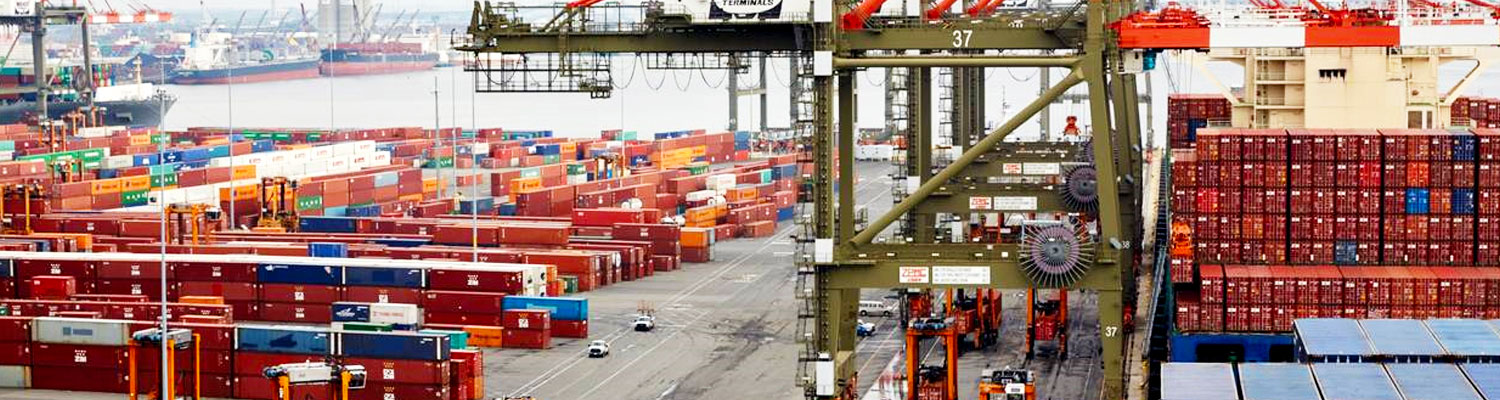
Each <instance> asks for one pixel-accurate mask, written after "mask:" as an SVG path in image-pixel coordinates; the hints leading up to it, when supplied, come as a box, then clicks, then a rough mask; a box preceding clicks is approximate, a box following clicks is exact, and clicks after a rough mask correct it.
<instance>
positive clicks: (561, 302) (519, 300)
mask: <svg viewBox="0 0 1500 400" xmlns="http://www.w3.org/2000/svg"><path fill="white" fill-rule="evenodd" d="M500 307H501V308H502V309H506V310H548V311H551V312H552V319H557V320H565V321H586V320H588V319H589V299H585V298H580V297H538V296H505V300H502V301H501V303H500Z"/></svg>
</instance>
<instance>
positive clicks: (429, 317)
mask: <svg viewBox="0 0 1500 400" xmlns="http://www.w3.org/2000/svg"><path fill="white" fill-rule="evenodd" d="M422 317H423V318H422V319H423V321H425V322H426V323H427V324H429V325H431V324H451V325H481V326H500V314H476V313H467V312H443V311H431V310H428V311H423V312H422Z"/></svg>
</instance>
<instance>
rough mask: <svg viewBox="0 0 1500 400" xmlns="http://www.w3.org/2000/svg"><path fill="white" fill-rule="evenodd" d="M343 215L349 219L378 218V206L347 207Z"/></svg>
mask: <svg viewBox="0 0 1500 400" xmlns="http://www.w3.org/2000/svg"><path fill="white" fill-rule="evenodd" d="M344 215H346V216H349V217H379V216H380V205H378V204H369V205H363V206H349V207H348V209H346V210H344Z"/></svg>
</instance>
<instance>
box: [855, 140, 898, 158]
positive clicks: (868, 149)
mask: <svg viewBox="0 0 1500 400" xmlns="http://www.w3.org/2000/svg"><path fill="white" fill-rule="evenodd" d="M895 152H896V146H892V145H888V144H871V145H860V146H855V147H854V159H856V160H873V161H888V160H890V159H891V156H892V155H893V154H894V153H895Z"/></svg>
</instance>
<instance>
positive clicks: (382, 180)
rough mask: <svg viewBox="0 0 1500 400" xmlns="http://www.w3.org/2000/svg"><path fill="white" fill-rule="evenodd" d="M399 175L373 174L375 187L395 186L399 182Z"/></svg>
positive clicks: (392, 173) (393, 173)
mask: <svg viewBox="0 0 1500 400" xmlns="http://www.w3.org/2000/svg"><path fill="white" fill-rule="evenodd" d="M400 178H401V175H399V174H397V173H395V172H385V173H379V174H375V187H387V186H396V184H397V183H399V182H400Z"/></svg>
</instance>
